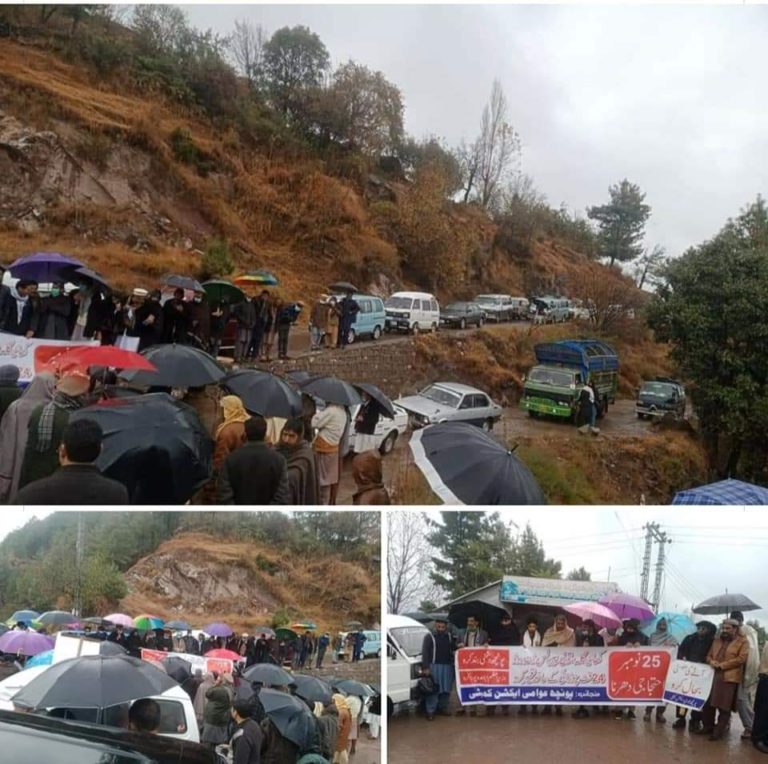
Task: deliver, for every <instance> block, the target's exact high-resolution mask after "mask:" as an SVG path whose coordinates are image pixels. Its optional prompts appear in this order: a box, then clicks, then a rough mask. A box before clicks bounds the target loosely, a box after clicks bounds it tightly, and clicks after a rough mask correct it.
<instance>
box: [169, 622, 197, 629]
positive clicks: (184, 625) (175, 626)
mask: <svg viewBox="0 0 768 764" xmlns="http://www.w3.org/2000/svg"><path fill="white" fill-rule="evenodd" d="M165 628H166V629H172V630H173V631H192V627H191V626H190V625H189V624H188V623H187V622H186V621H166V622H165Z"/></svg>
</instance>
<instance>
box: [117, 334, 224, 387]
mask: <svg viewBox="0 0 768 764" xmlns="http://www.w3.org/2000/svg"><path fill="white" fill-rule="evenodd" d="M141 354H142V355H143V356H144V357H145V358H147V359H148V360H149V361H152V363H153V364H154V365H155V368H156V369H157V371H140V370H137V369H127V370H126V371H123V372H120V377H121V378H122V379H125V380H127V381H128V382H131V383H133V384H134V385H147V386H154V387H203V386H204V385H212V384H214V383H215V382H218V381H219V380H221V379H223V378H224V376H225V374H226V372H225V371H224V369H223V368H222V367H221V366H219V364H218V363H217V362H216V359H215V358H214V357H213V356H211V355H208V353H206V352H205V351H204V350H199V349H198V348H194V347H192V346H191V345H176V344H172V345H171V344H169V345H153V346H152V347H150V348H147V349H146V350H144V351H142V353H141Z"/></svg>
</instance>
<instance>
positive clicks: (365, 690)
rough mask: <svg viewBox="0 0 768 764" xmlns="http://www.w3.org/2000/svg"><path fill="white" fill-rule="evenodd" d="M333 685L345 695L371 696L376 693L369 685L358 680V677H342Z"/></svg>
mask: <svg viewBox="0 0 768 764" xmlns="http://www.w3.org/2000/svg"><path fill="white" fill-rule="evenodd" d="M333 687H334V689H336V690H339V691H341V692H343V693H344V694H345V695H356V696H357V697H358V698H370V697H372V696H373V695H375V694H376V693H375V692H374V691H373V690H372V689H371V688H370V686H369V685H367V684H363V683H362V682H358V681H357V680H356V679H340V680H339V681H337V682H335V683H334V685H333Z"/></svg>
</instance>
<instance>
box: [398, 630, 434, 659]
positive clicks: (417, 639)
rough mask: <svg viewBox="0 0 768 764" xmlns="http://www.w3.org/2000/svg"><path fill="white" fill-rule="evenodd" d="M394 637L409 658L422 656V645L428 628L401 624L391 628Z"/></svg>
mask: <svg viewBox="0 0 768 764" xmlns="http://www.w3.org/2000/svg"><path fill="white" fill-rule="evenodd" d="M389 633H390V635H391V636H392V639H393V640H395V641H396V642H397V644H398V645H400V647H402V649H403V650H404V652H405V654H406V655H407V656H408V657H409V658H418V657H420V656H421V645H422V643H423V642H424V635H425V634H426V633H427V630H426V629H425V628H424V627H423V626H401V627H400V628H397V629H390V630H389Z"/></svg>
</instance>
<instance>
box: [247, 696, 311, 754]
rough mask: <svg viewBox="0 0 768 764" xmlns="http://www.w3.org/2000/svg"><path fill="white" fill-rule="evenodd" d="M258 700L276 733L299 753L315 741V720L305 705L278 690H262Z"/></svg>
mask: <svg viewBox="0 0 768 764" xmlns="http://www.w3.org/2000/svg"><path fill="white" fill-rule="evenodd" d="M259 700H260V701H261V705H262V706H263V707H264V712H265V713H266V715H267V717H268V718H269V719H270V721H271V722H272V723H273V724H274V725H275V727H277V731H278V732H279V733H280V734H281V735H282V736H283V737H284V738H285V739H286V740H290V741H291V742H292V743H293V744H294V745H296V746H298V748H299V750H300V751H306V750H307V749H308V748H309V747H310V746H311V745H312V744H313V743H314V741H315V720H314V717H313V715H312V712H311V711H310V710H309V708H308V707H307V704H306V703H304V702H303V701H301V700H299V699H298V698H295V697H293V696H292V695H288V693H285V692H280V691H279V690H270V689H263V690H261V692H260V693H259Z"/></svg>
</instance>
